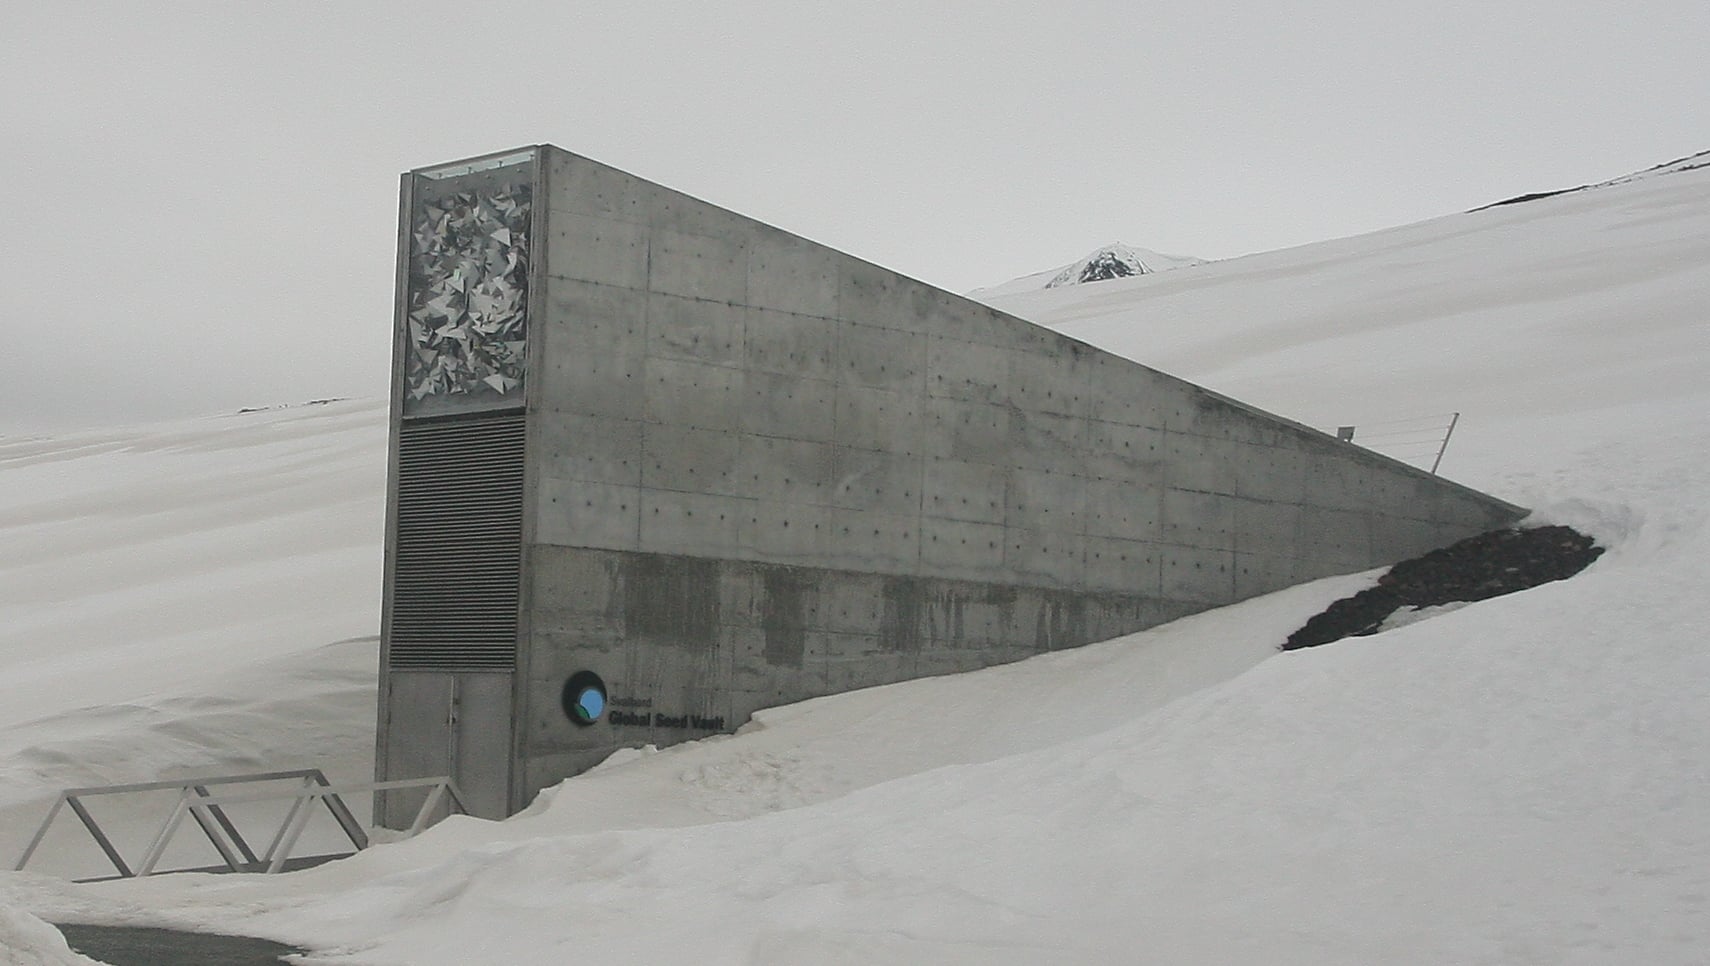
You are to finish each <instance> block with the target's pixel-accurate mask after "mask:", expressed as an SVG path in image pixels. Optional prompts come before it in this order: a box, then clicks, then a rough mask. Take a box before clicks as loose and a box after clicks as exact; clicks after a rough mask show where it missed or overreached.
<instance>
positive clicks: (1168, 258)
mask: <svg viewBox="0 0 1710 966" xmlns="http://www.w3.org/2000/svg"><path fill="white" fill-rule="evenodd" d="M1203 264H1205V261H1204V259H1199V258H1186V257H1182V256H1179V255H1164V254H1161V253H1159V252H1155V251H1152V250H1150V249H1146V248H1134V247H1132V246H1130V245H1124V244H1122V243H1121V242H1112V243H1110V244H1109V245H1105V246H1103V247H1101V248H1099V249H1098V250H1097V251H1094V252H1093V253H1092V254H1090V255H1088V256H1087V257H1085V258H1083V259H1081V260H1080V261H1078V262H1075V263H1074V264H1072V265H1069V266H1067V267H1066V268H1064V269H1063V270H1062V271H1059V272H1058V273H1057V274H1056V275H1055V276H1053V277H1052V278H1051V280H1050V281H1049V282H1046V283H1045V287H1046V288H1061V287H1062V286H1064V285H1083V284H1086V283H1087V282H1103V281H1107V280H1109V279H1113V278H1127V277H1129V276H1132V275H1150V274H1152V273H1153V272H1161V271H1164V270H1165V269H1170V268H1181V267H1182V266H1184V265H1203Z"/></svg>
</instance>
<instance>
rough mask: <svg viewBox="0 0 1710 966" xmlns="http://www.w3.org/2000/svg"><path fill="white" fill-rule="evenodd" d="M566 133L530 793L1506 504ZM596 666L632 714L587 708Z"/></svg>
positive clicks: (1491, 513)
mask: <svg viewBox="0 0 1710 966" xmlns="http://www.w3.org/2000/svg"><path fill="white" fill-rule="evenodd" d="M547 152H548V153H547V156H546V157H547V163H546V164H545V166H544V167H545V185H544V186H543V187H542V190H541V192H540V197H542V198H544V199H546V206H545V207H546V211H545V212H544V215H545V218H546V226H547V227H546V232H545V235H544V237H545V246H546V251H545V264H546V276H547V278H546V282H545V284H546V286H547V288H548V294H547V298H546V304H547V315H546V317H545V320H544V325H542V326H541V327H540V329H539V330H538V333H537V335H538V339H539V341H537V342H535V343H534V344H533V348H534V350H535V351H536V352H537V355H535V356H534V357H533V360H532V362H531V369H532V371H533V372H534V373H535V374H536V376H537V378H536V380H535V381H534V383H533V384H532V392H531V395H530V399H529V407H530V422H529V454H530V457H529V458H530V465H531V469H532V472H533V473H534V474H535V476H534V479H533V489H532V493H533V497H534V498H533V501H532V503H531V504H530V514H531V520H532V521H533V531H532V534H531V535H530V538H529V543H528V551H527V552H528V555H529V558H528V561H529V566H528V568H527V571H528V574H529V577H528V580H529V584H528V594H529V600H530V604H529V612H530V627H529V631H528V633H529V639H528V644H527V646H526V647H525V648H524V649H523V654H524V657H523V663H522V667H521V668H520V669H519V670H520V671H521V673H522V676H523V678H524V683H523V685H522V688H523V693H522V694H520V695H519V697H521V699H522V703H523V704H524V705H525V706H526V707H527V709H528V714H527V716H526V724H525V725H524V728H523V731H522V734H521V735H520V736H519V737H520V747H521V754H522V758H523V763H524V767H523V769H522V772H521V773H520V775H519V780H520V782H521V787H519V793H520V795H521V796H522V797H525V798H526V797H527V795H529V794H531V793H532V792H533V790H535V789H537V788H539V787H542V786H544V785H546V784H550V783H552V782H554V781H556V780H558V779H559V778H561V777H563V776H564V775H566V774H569V773H572V772H574V771H577V770H580V769H581V768H583V767H586V766H587V765H588V764H591V763H592V762H593V761H595V760H597V759H598V758H599V757H601V756H603V755H605V754H607V753H608V752H609V751H610V750H611V749H612V748H613V747H615V746H619V745H625V744H635V743H642V742H652V743H658V744H666V743H669V742H673V741H677V740H682V739H684V738H689V737H694V736H696V735H699V734H703V733H706V732H707V731H709V730H718V729H711V728H706V727H701V728H697V727H694V725H695V724H696V723H697V722H698V723H701V724H707V723H711V722H718V723H720V725H721V727H722V728H724V729H728V728H731V727H734V726H736V725H738V724H740V723H741V722H742V721H743V720H745V719H746V718H747V716H748V715H749V713H751V712H752V711H754V710H755V709H758V708H761V707H766V706H769V705H774V704H779V703H783V702H788V701H793V700H799V699H801V698H805V697H809V696H813V695H818V694H824V693H828V692H834V691H842V690H848V689H852V688H858V687H864V686H869V685H875V684H881V683H886V682H890V681H896V680H901V679H905V678H911V677H916V676H921V675H927V674H937V673H944V672H950V671H958V670H965V669H970V668H975V667H981V666H985V665H989V664H994V663H999V662H1003V661H1010V660H1015V659H1018V658H1021V657H1024V656H1027V655H1029V654H1033V653H1038V652H1040V651H1043V650H1048V649H1051V648H1058V647H1072V646H1075V645H1079V644H1085V643H1088V642H1091V641H1094V640H1101V639H1106V638H1109V637H1112V636H1116V635H1119V634H1122V633H1127V632H1131V631H1134V630H1138V629H1141V628H1144V627H1148V626H1152V625H1155V624H1157V623H1161V622H1164V621H1167V620H1170V619H1173V618H1175V617H1178V616H1182V615H1185V614H1188V613H1192V612H1194V611H1198V610H1201V609H1204V608H1207V607H1213V606H1217V605H1220V604H1225V603H1229V602H1231V601H1235V600H1239V599H1241V598H1244V597H1249V596H1253V595H1255V594H1260V593H1264V592H1267V591H1271V590H1275V589H1278V588H1280V587H1284V586H1287V585H1289V584H1293V583H1296V582H1299V581H1302V580H1308V579H1312V578H1316V577H1321V576H1325V575H1328V574H1334V573H1343V572H1348V571H1353V570H1359V569H1363V568H1367V567H1370V566H1373V565H1377V564H1382V563H1387V562H1393V561H1395V560H1397V559H1401V558H1404V557H1407V556H1411V555H1414V554H1417V553H1420V552H1423V551H1425V550H1428V549H1431V548H1433V547H1436V546H1440V545H1442V544H1445V543H1447V542H1450V541H1452V540H1454V539H1458V538H1460V537H1462V536H1466V535H1468V534H1471V533H1475V532H1478V531H1482V530H1485V529H1488V528H1490V527H1492V526H1496V525H1499V524H1502V523H1505V522H1508V521H1510V520H1512V519H1513V518H1514V517H1515V509H1514V508H1513V507H1511V506H1509V505H1507V504H1503V503H1500V502H1498V501H1494V500H1491V499H1489V498H1487V497H1485V496H1483V495H1481V494H1478V493H1474V492H1472V491H1469V490H1466V489H1464V488H1461V487H1458V486H1455V485H1453V484H1450V483H1447V482H1445V481H1443V480H1440V479H1436V478H1433V477H1430V476H1427V475H1425V474H1422V473H1419V472H1418V471H1416V470H1413V469H1412V468H1410V467H1406V466H1403V465H1401V464H1398V463H1394V462H1392V461H1389V460H1386V459H1383V458H1381V457H1377V456H1375V455H1372V454H1370V453H1368V452H1366V451H1364V450H1359V449H1356V448H1353V447H1350V446H1347V445H1345V444H1342V443H1340V442H1338V441H1337V440H1335V439H1332V438H1330V437H1327V436H1325V435H1324V434H1322V433H1319V432H1317V431H1314V430H1311V429H1308V428H1305V427H1302V426H1298V425H1295V424H1292V423H1289V422H1286V421H1284V420H1280V419H1277V418H1275V417H1272V416H1269V415H1266V414H1264V413H1261V412H1258V411H1255V410H1252V409H1250V408H1248V407H1245V406H1242V405H1241V404H1239V403H1236V402H1233V401H1231V400H1228V399H1224V398H1221V397H1219V396H1216V395H1215V394H1212V393H1209V392H1207V391H1205V390H1202V389H1199V388H1198V387H1195V386H1192V385H1190V384H1188V383H1185V382H1182V381H1181V380H1178V379H1174V378H1171V377H1169V376H1166V375H1163V374H1162V373H1158V372H1156V371H1153V370H1150V369H1147V368H1145V367H1143V366H1139V365H1135V364H1134V363H1132V362H1129V361H1127V360H1124V359H1121V358H1118V357H1115V356H1112V355H1110V354H1108V353H1105V352H1102V351H1100V350H1097V349H1094V348H1092V347H1090V346H1088V345H1085V344H1083V343H1080V342H1077V341H1075V340H1073V339H1070V338H1067V337H1065V336H1062V335H1059V334H1057V333H1054V332H1052V331H1050V330H1047V329H1044V328H1042V327H1039V326H1036V325H1033V324H1031V323H1028V322H1026V321H1023V320H1021V319H1018V318H1015V317H1012V316H1008V315H1006V314H1004V313H1001V312H998V311H995V310H993V309H991V308H988V307H986V306H983V305H980V304H977V303H975V302H971V301H969V300H967V299H963V298H960V297H958V296H955V295H952V294H950V293H947V292H943V291H940V290H936V289H933V288H931V287H929V286H926V285H924V284H921V283H919V282H916V281H913V280H911V279H908V278H905V277H903V276H901V275H898V274H896V273H895V272H891V271H888V270H886V269H883V268H880V267H878V266H875V265H871V264H869V263H866V262H862V261H860V260H858V259H855V258H852V257H850V256H848V255H844V254H842V253H840V252H836V251H833V250H831V249H828V248H825V247H823V246H820V245H816V244H814V243H812V242H809V241H806V240H804V239H801V238H798V237H796V236H793V235H790V234H788V233H786V232H783V231H780V230H778V229H776V228H772V227H770V226H767V225H764V224H761V223H759V222H756V221H753V220H751V219H747V218H744V217H741V216H739V215H736V214H733V213H731V212H728V211H725V210H723V209H720V208H716V207H714V206H712V205H709V204H706V203H704V202H701V201H698V200H695V199H693V198H690V197H687V196H685V195H683V194H681V193H678V192H675V191H671V190H669V189H666V188H663V187H660V186H658V185H654V184H651V183H648V182H646V181H643V180H640V179H638V178H635V177H633V176H631V175H628V174H625V173H623V172H621V171H618V170H616V169H613V168H610V167H607V166H604V165H601V164H598V163H595V162H592V161H589V160H587V159H584V158H580V157H577V156H575V155H572V154H569V153H567V152H562V151H558V150H556V149H547ZM582 669H592V670H595V671H597V672H598V673H600V674H601V675H602V676H603V677H604V678H605V680H606V682H607V683H608V685H609V687H610V696H611V699H612V700H613V702H614V705H621V706H622V707H621V708H620V709H618V710H622V711H624V712H627V713H626V714H625V716H624V717H623V719H622V720H624V721H630V722H636V723H629V724H605V725H601V726H597V727H593V728H578V727H575V726H574V725H572V724H571V723H570V722H568V721H567V720H566V718H565V715H564V713H563V712H562V710H561V709H560V707H559V690H560V688H562V686H563V684H564V681H565V680H566V678H567V677H568V676H569V675H570V674H572V673H574V672H576V671H578V670H582ZM641 718H647V719H648V720H649V722H650V723H649V724H645V725H643V724H640V723H639V719H641ZM660 722H663V723H660ZM685 724H687V725H688V726H687V727H685V726H684V725H685Z"/></svg>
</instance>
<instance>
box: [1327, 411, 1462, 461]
mask: <svg viewBox="0 0 1710 966" xmlns="http://www.w3.org/2000/svg"><path fill="white" fill-rule="evenodd" d="M1460 421H1461V414H1460V413H1439V414H1437V415H1434V416H1415V417H1413V418H1410V419H1392V420H1389V421H1387V422H1380V423H1363V424H1361V426H1360V427H1359V428H1360V429H1361V432H1360V434H1359V438H1358V439H1356V438H1355V436H1354V431H1355V428H1356V427H1353V426H1338V427H1337V428H1336V438H1337V439H1340V440H1342V441H1343V442H1347V443H1355V444H1358V445H1360V446H1363V447H1365V448H1366V449H1369V450H1374V451H1376V452H1379V453H1382V454H1384V455H1385V456H1388V457H1391V458H1393V459H1398V460H1400V461H1402V462H1403V463H1411V464H1413V465H1414V466H1417V467H1419V468H1420V469H1422V470H1426V472H1428V473H1430V474H1431V475H1432V476H1435V475H1437V468H1438V467H1439V466H1441V465H1442V464H1443V453H1444V452H1446V451H1447V450H1448V448H1449V437H1451V436H1453V435H1455V426H1456V424H1458V423H1459V422H1460ZM1374 429H1375V430H1376V432H1372V430H1374ZM1427 460H1429V461H1430V463H1431V466H1430V468H1429V469H1426V467H1425V465H1424V464H1425V462H1426V461H1427Z"/></svg>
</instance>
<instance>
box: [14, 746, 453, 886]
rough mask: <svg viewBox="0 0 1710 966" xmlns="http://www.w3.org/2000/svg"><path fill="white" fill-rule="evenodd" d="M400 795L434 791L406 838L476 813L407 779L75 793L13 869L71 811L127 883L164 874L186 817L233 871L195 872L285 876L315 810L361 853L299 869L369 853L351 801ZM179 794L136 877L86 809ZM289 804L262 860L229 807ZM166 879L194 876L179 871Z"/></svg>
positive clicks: (277, 775)
mask: <svg viewBox="0 0 1710 966" xmlns="http://www.w3.org/2000/svg"><path fill="white" fill-rule="evenodd" d="M291 779H296V780H297V781H298V782H299V784H298V785H297V787H295V788H290V789H285V790H273V791H260V792H248V793H243V794H220V795H215V794H213V793H212V792H210V791H209V789H210V788H212V787H214V786H230V785H254V784H259V783H264V782H278V781H289V780H291ZM400 788H427V789H429V791H428V794H427V796H426V797H425V798H424V799H423V801H422V806H421V808H420V809H418V810H417V811H416V817H415V821H414V822H412V823H411V824H410V828H409V830H408V831H407V832H406V833H405V834H404V837H405V838H408V837H410V836H413V835H415V834H417V833H418V832H420V831H422V829H424V828H426V827H427V824H428V820H429V818H430V817H431V816H432V815H433V813H434V811H435V810H436V809H438V808H439V806H440V805H441V804H442V803H444V804H447V805H449V806H450V807H451V808H452V809H454V810H455V811H457V812H458V813H459V814H465V815H466V814H468V811H467V810H466V809H465V808H464V807H463V801H462V798H461V796H459V795H458V792H457V786H456V785H454V784H453V783H452V781H451V779H450V778H446V777H438V778H405V779H398V780H394V781H384V782H364V783H362V784H356V785H336V786H335V785H333V784H332V783H331V782H329V781H327V777H326V775H324V774H322V772H321V770H320V769H319V768H303V769H298V770H295V771H274V772H262V773H258V774H251V775H218V776H214V777H209V778H184V779H178V780H172V781H158V782H136V783H133V784H129V785H103V786H97V787H91V788H68V789H66V790H65V791H62V792H60V793H59V798H58V799H56V800H55V801H54V803H53V807H52V808H50V809H49V810H48V814H47V818H45V819H43V820H42V824H41V827H40V828H38V829H36V834H35V836H34V837H33V838H31V839H30V844H29V845H28V846H26V847H25V848H24V854H23V855H22V856H20V857H19V859H18V864H17V865H16V866H14V867H13V868H14V869H16V870H18V871H22V870H23V868H24V866H25V865H26V864H28V863H29V861H30V857H31V856H33V855H35V852H36V848H37V847H38V846H40V845H41V843H42V839H44V838H45V837H46V836H47V832H48V828H49V827H50V826H52V825H53V820H54V819H55V818H57V817H58V816H59V813H60V810H61V809H63V808H70V809H71V811H72V814H74V815H76V816H77V818H78V820H79V821H81V822H82V823H83V827H84V828H86V829H88V830H89V835H90V836H91V837H92V838H94V840H95V844H96V845H98V846H100V847H101V851H102V852H103V853H105V854H106V856H107V859H108V861H110V862H112V863H113V868H114V869H116V870H117V871H118V873H119V876H120V877H121V878H132V877H140V876H147V875H154V874H155V873H156V872H157V871H159V870H158V869H157V866H159V864H160V860H161V857H162V856H164V855H165V854H166V848H167V846H168V845H169V844H171V842H172V837H173V836H174V835H176V834H177V832H178V829H179V828H180V827H182V826H183V824H184V818H185V816H189V817H190V818H192V819H194V820H195V821H196V824H197V825H198V826H200V827H201V829H202V833H203V834H204V835H206V836H207V837H208V841H209V843H211V844H212V845H213V846H214V850H215V851H216V852H218V853H219V854H220V858H221V860H222V861H224V862H225V865H226V868H225V869H224V870H220V869H218V867H216V868H215V869H213V870H195V871H230V872H268V873H275V872H280V871H283V870H284V869H285V868H286V866H287V864H288V863H291V862H292V861H293V856H292V855H291V852H292V850H293V849H294V848H296V845H297V840H298V838H299V837H300V836H301V835H302V834H303V829H304V828H305V827H307V825H308V823H309V817H310V816H311V815H312V814H313V812H314V804H315V802H317V801H318V802H320V803H322V804H324V805H325V806H326V808H327V811H328V812H330V813H332V817H333V820H334V821H336V822H337V823H338V825H339V828H340V829H342V830H343V831H344V834H345V836H346V837H347V838H349V839H350V844H351V845H352V846H354V850H353V851H351V852H340V853H329V854H325V855H314V856H297V857H295V863H296V864H297V865H298V866H299V867H301V866H303V865H306V864H311V863H314V862H317V861H327V860H329V859H337V858H344V857H345V856H347V855H354V854H355V853H356V852H359V851H361V850H363V849H365V848H367V847H368V833H367V832H365V831H363V828H362V825H361V824H360V823H359V822H357V820H356V816H354V815H352V814H351V811H350V808H349V807H348V806H346V805H345V803H344V799H343V797H342V796H343V795H349V794H356V793H360V792H376V791H388V790H392V789H400ZM173 789H176V790H177V791H178V802H177V804H176V805H174V806H173V809H172V812H171V814H169V815H168V816H167V818H166V821H165V822H164V823H162V825H161V827H160V830H159V831H158V832H156V833H155V835H154V838H153V840H152V841H150V843H149V847H148V851H147V852H146V853H145V854H144V855H143V858H142V861H141V862H140V863H139V864H138V865H137V866H136V868H135V869H134V870H133V869H132V868H131V866H130V865H129V864H127V863H126V862H125V859H124V856H122V855H120V854H119V850H118V849H117V848H116V847H115V846H114V845H113V842H112V840H111V839H110V838H108V837H107V834H106V832H104V831H102V829H101V825H100V823H99V822H97V821H96V820H95V817H94V816H93V815H91V814H90V813H89V809H88V807H87V806H86V805H85V804H84V801H83V800H84V799H87V798H93V797H97V796H102V795H125V794H133V793H137V792H156V791H169V790H173ZM286 798H289V799H291V800H292V801H291V807H290V808H289V809H288V810H287V811H286V813H285V818H284V820H283V821H281V822H280V824H279V828H278V829H277V830H276V831H275V832H274V833H273V838H272V840H271V841H270V842H269V843H268V845H267V848H266V849H265V850H264V851H263V852H262V853H261V854H260V855H259V856H258V855H256V853H255V850H254V849H252V848H251V847H250V845H249V842H248V840H246V839H245V838H244V837H243V834H242V833H241V832H239V831H238V828H237V825H236V824H235V823H233V822H232V819H231V816H230V815H229V814H228V813H227V812H226V809H225V806H228V805H238V804H245V803H250V802H265V801H278V800H280V799H286ZM166 871H179V872H182V871H191V870H187V869H172V870H166ZM84 881H88V880H84Z"/></svg>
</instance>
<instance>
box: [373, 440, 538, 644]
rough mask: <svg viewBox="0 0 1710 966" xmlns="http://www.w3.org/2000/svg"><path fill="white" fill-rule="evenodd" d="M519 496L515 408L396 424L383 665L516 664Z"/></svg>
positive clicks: (519, 449)
mask: <svg viewBox="0 0 1710 966" xmlns="http://www.w3.org/2000/svg"><path fill="white" fill-rule="evenodd" d="M522 496H523V417H522V415H521V414H514V415H513V414H505V415H501V416H481V417H474V418H465V419H456V420H445V421H434V422H415V421H406V422H405V423H404V424H403V426H402V428H401V429H400V431H399V438H398V516H397V521H398V523H397V526H398V532H397V544H396V547H397V550H396V552H395V554H394V556H393V562H392V598H391V599H392V622H391V641H390V647H389V648H388V650H387V655H388V657H387V665H388V667H393V668H427V669H434V670H446V671H509V670H512V669H513V668H514V667H515V666H516V643H517V594H518V587H519V583H520V578H521V573H520V567H521V557H522Z"/></svg>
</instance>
